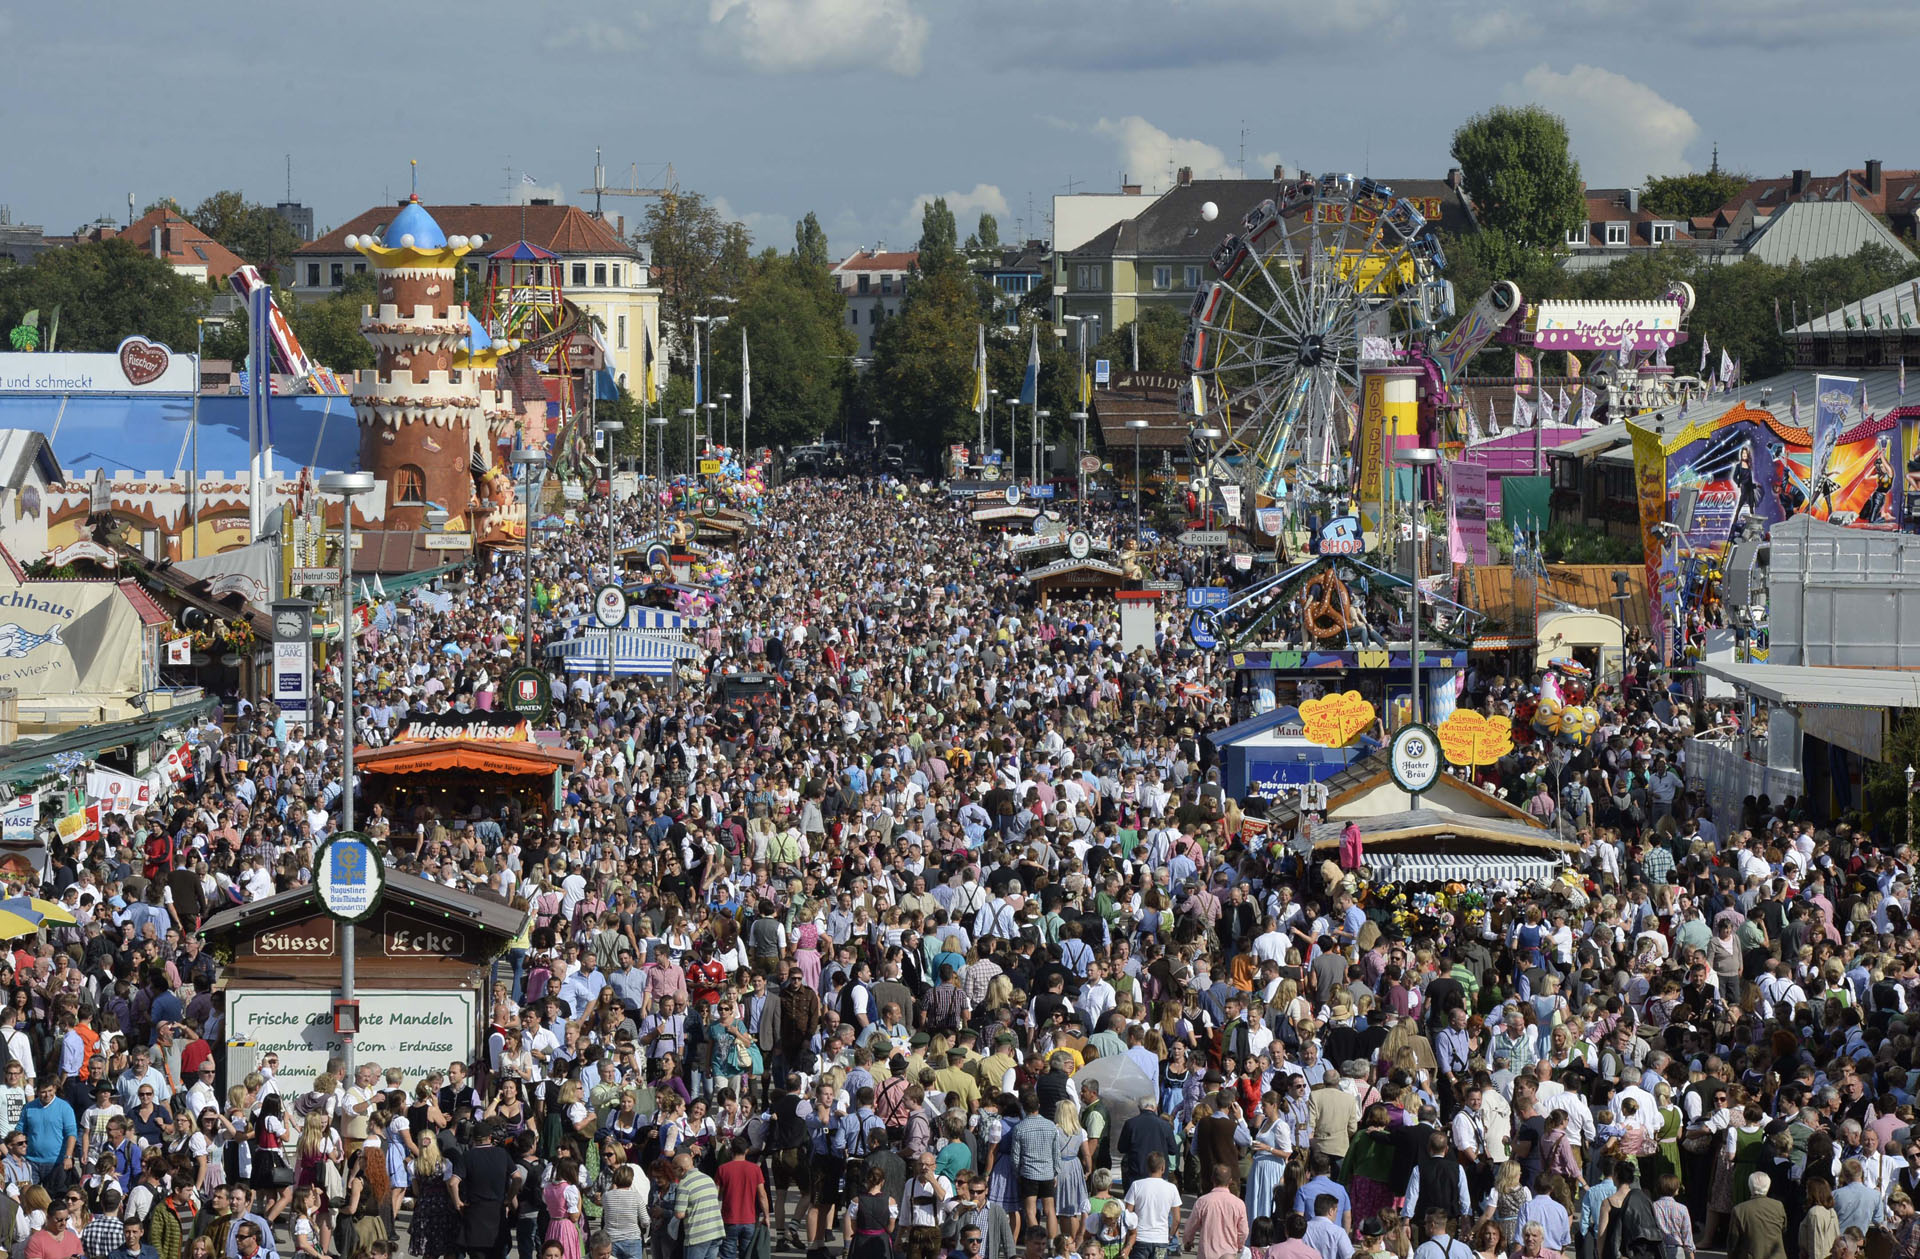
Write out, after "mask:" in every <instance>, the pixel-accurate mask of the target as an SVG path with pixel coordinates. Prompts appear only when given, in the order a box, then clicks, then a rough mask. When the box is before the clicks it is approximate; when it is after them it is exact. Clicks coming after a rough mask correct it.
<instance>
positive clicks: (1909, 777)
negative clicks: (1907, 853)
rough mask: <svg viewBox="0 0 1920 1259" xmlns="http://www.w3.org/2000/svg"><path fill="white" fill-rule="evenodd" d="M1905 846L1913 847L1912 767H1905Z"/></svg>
mask: <svg viewBox="0 0 1920 1259" xmlns="http://www.w3.org/2000/svg"><path fill="white" fill-rule="evenodd" d="M1907 846H1908V847H1909V848H1911V847H1912V846H1913V766H1911V765H1909V766H1907Z"/></svg>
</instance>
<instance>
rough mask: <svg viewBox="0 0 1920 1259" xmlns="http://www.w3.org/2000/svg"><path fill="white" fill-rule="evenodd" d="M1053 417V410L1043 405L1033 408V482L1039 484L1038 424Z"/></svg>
mask: <svg viewBox="0 0 1920 1259" xmlns="http://www.w3.org/2000/svg"><path fill="white" fill-rule="evenodd" d="M1052 418H1053V412H1051V411H1049V410H1047V409H1046V408H1045V407H1035V408H1033V483H1034V484H1035V485H1038V484H1040V447H1041V440H1040V426H1041V424H1042V423H1044V422H1045V421H1047V420H1050V419H1052Z"/></svg>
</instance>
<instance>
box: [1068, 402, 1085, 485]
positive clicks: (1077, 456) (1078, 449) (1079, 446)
mask: <svg viewBox="0 0 1920 1259" xmlns="http://www.w3.org/2000/svg"><path fill="white" fill-rule="evenodd" d="M1070 418H1071V419H1072V420H1073V421H1074V423H1076V424H1078V425H1079V426H1080V436H1079V439H1078V440H1077V441H1075V442H1074V444H1073V473H1074V476H1075V477H1076V478H1077V480H1076V482H1075V485H1074V491H1073V493H1074V497H1076V498H1078V499H1079V500H1080V501H1081V502H1082V503H1085V502H1086V501H1087V470H1086V469H1085V468H1083V467H1081V466H1080V461H1081V460H1082V459H1085V458H1086V457H1087V413H1086V412H1085V411H1074V412H1072V413H1071V416H1070Z"/></svg>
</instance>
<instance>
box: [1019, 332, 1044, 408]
mask: <svg viewBox="0 0 1920 1259" xmlns="http://www.w3.org/2000/svg"><path fill="white" fill-rule="evenodd" d="M1039 397H1040V326H1039V325H1038V324H1035V325H1034V328H1033V341H1032V343H1031V344H1030V345H1029V346H1028V347H1027V375H1026V378H1025V379H1023V380H1022V381H1021V382H1020V405H1021V406H1023V407H1030V406H1035V405H1038V401H1039Z"/></svg>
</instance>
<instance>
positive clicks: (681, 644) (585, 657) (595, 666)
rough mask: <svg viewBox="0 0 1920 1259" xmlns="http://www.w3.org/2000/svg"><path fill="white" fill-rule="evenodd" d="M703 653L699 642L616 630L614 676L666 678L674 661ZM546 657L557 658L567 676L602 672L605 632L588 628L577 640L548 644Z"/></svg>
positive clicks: (697, 657)
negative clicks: (569, 674) (568, 674)
mask: <svg viewBox="0 0 1920 1259" xmlns="http://www.w3.org/2000/svg"><path fill="white" fill-rule="evenodd" d="M702 654H703V653H702V649H701V647H700V645H699V644H698V643H690V642H688V641H686V640H685V639H683V638H670V637H667V636H665V635H662V634H656V633H650V632H648V631H645V630H615V631H614V634H613V672H614V676H616V677H665V676H667V675H668V674H670V673H672V672H673V667H674V665H675V663H676V662H678V661H681V660H698V659H699V658H700V657H701V655H702ZM547 655H548V656H549V657H553V658H558V659H559V660H560V662H561V664H562V666H563V667H564V668H565V669H566V671H567V672H568V673H605V672H606V671H607V631H605V630H603V629H591V630H588V631H587V632H586V633H585V634H583V635H581V636H580V637H579V638H567V639H562V640H561V641H560V642H557V643H552V644H549V645H548V647H547Z"/></svg>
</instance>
